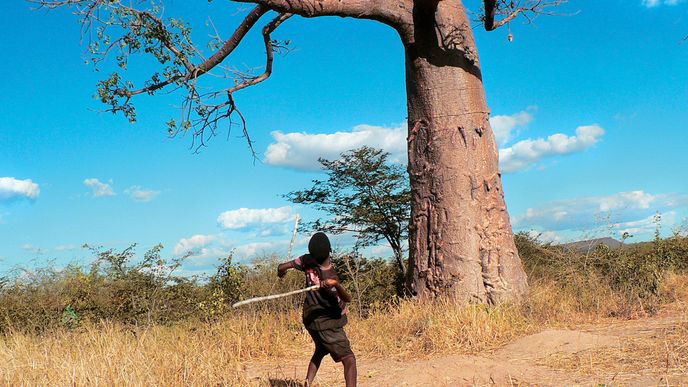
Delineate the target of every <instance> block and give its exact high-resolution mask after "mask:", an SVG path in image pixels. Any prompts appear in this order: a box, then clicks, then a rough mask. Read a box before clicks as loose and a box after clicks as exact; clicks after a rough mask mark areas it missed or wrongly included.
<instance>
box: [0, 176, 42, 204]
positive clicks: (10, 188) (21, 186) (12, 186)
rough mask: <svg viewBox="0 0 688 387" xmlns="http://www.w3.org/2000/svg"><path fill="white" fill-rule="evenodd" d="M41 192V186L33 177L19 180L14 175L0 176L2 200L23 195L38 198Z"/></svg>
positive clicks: (0, 195) (0, 197)
mask: <svg viewBox="0 0 688 387" xmlns="http://www.w3.org/2000/svg"><path fill="white" fill-rule="evenodd" d="M40 193H41V189H40V187H39V186H38V184H36V183H34V182H33V181H32V180H31V179H26V180H18V179H15V178H14V177H0V200H5V199H7V200H10V199H15V198H22V197H24V198H28V199H36V198H37V197H38V195H39V194H40Z"/></svg>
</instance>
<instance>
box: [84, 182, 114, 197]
mask: <svg viewBox="0 0 688 387" xmlns="http://www.w3.org/2000/svg"><path fill="white" fill-rule="evenodd" d="M84 185H85V186H87V187H90V188H91V193H92V194H93V196H95V197H97V198H99V197H103V196H115V191H114V190H113V189H112V180H110V181H109V182H108V183H103V182H102V181H100V180H98V179H96V178H95V177H91V178H88V179H85V180H84Z"/></svg>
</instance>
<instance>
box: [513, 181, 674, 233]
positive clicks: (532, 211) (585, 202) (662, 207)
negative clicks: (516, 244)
mask: <svg viewBox="0 0 688 387" xmlns="http://www.w3.org/2000/svg"><path fill="white" fill-rule="evenodd" d="M684 207H688V194H650V193H647V192H644V191H631V192H620V193H616V194H613V195H608V196H594V197H583V198H576V199H569V200H561V201H556V202H551V203H548V204H546V205H544V206H542V207H539V208H529V209H528V210H526V212H525V214H523V215H520V216H515V217H514V218H513V224H514V227H515V228H517V229H531V228H536V229H544V230H554V231H556V230H591V229H594V228H597V227H603V228H604V227H607V228H610V227H611V228H615V229H629V228H634V227H637V226H638V225H637V224H633V223H629V222H634V221H637V220H638V219H649V218H651V217H652V215H653V214H654V213H655V212H656V211H662V212H665V211H669V210H671V209H676V208H684ZM670 219H673V218H670Z"/></svg>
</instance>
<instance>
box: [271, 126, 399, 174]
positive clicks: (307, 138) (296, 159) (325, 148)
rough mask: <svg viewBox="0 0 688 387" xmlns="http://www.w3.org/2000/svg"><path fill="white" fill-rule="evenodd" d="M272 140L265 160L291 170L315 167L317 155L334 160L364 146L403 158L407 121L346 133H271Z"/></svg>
mask: <svg viewBox="0 0 688 387" xmlns="http://www.w3.org/2000/svg"><path fill="white" fill-rule="evenodd" d="M271 134H272V137H273V138H274V139H275V141H276V142H275V143H272V144H270V145H268V148H267V150H266V151H265V162H266V163H267V164H270V165H276V166H283V167H289V168H295V169H304V170H318V169H320V163H318V158H324V159H328V160H334V159H338V158H339V155H340V154H341V153H342V152H346V151H348V150H351V149H356V148H360V147H362V146H364V145H367V146H370V147H374V148H379V149H383V150H385V151H386V152H389V153H390V161H393V162H403V163H405V162H406V160H407V153H406V135H407V124H406V123H403V124H401V125H399V126H396V127H391V128H388V127H383V126H374V125H365V124H364V125H357V126H356V127H354V128H353V130H352V131H350V132H336V133H331V134H308V133H305V132H301V133H282V132H280V131H275V132H272V133H271Z"/></svg>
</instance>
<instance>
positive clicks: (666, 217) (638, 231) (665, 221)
mask: <svg viewBox="0 0 688 387" xmlns="http://www.w3.org/2000/svg"><path fill="white" fill-rule="evenodd" d="M676 220H677V213H676V211H669V212H666V213H663V214H661V216H660V219H659V223H658V222H657V221H658V218H657V214H654V215H650V216H648V217H646V218H643V219H639V220H632V221H628V222H621V223H616V224H614V225H612V228H613V229H614V230H616V232H617V233H618V235H619V237H621V236H623V235H624V234H625V233H628V234H630V235H633V236H635V235H642V234H650V233H653V232H655V230H657V227H658V226H659V227H661V226H662V225H673V224H675V223H676Z"/></svg>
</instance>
